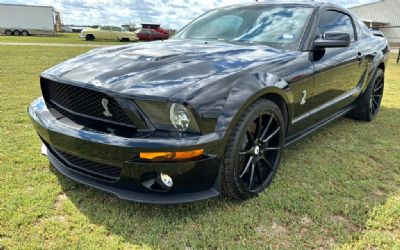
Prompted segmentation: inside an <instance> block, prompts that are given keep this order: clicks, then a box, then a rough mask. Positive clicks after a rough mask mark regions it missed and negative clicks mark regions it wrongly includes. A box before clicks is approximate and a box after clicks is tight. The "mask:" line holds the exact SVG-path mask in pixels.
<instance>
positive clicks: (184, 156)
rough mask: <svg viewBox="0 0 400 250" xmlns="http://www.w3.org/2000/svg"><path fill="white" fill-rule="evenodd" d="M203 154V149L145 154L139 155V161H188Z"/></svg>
mask: <svg viewBox="0 0 400 250" xmlns="http://www.w3.org/2000/svg"><path fill="white" fill-rule="evenodd" d="M203 154H204V149H197V150H193V151H185V152H149V153H148V152H145V153H140V159H142V160H150V161H173V160H188V159H193V158H197V157H200V156H202V155H203Z"/></svg>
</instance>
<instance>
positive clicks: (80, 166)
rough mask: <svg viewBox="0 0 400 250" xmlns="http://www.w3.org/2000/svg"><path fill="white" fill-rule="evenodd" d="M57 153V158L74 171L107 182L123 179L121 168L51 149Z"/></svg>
mask: <svg viewBox="0 0 400 250" xmlns="http://www.w3.org/2000/svg"><path fill="white" fill-rule="evenodd" d="M50 150H51V151H52V152H54V153H55V156H56V157H57V158H61V160H62V161H63V162H64V163H65V166H66V167H68V168H71V169H74V170H77V171H79V172H81V173H84V174H86V175H90V176H92V177H96V178H98V179H102V180H105V181H117V180H119V178H120V177H121V168H120V167H116V166H111V165H106V164H102V163H98V162H94V161H90V160H86V159H83V158H80V157H77V156H74V155H71V154H68V153H65V152H63V151H61V150H58V149H55V148H53V147H51V148H50Z"/></svg>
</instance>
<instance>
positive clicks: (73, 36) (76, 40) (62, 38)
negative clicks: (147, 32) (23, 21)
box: [0, 33, 127, 45]
mask: <svg viewBox="0 0 400 250" xmlns="http://www.w3.org/2000/svg"><path fill="white" fill-rule="evenodd" d="M0 42H10V43H65V44H87V45H123V44H127V43H126V42H118V41H115V42H114V41H106V40H95V41H86V40H85V39H82V38H80V37H79V33H58V34H57V35H56V36H52V37H48V36H47V37H46V36H0Z"/></svg>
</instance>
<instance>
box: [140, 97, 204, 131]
mask: <svg viewBox="0 0 400 250" xmlns="http://www.w3.org/2000/svg"><path fill="white" fill-rule="evenodd" d="M135 102H136V104H137V105H138V106H139V107H140V109H141V110H142V111H143V112H144V113H145V114H146V116H147V117H148V118H149V119H150V120H151V122H152V123H153V125H154V126H155V127H156V128H157V129H160V130H170V131H178V132H179V133H182V132H187V133H200V129H199V126H198V125H197V122H196V119H195V117H194V116H193V114H192V112H191V110H190V108H188V107H186V106H184V105H182V104H178V103H166V102H160V101H144V100H143V101H141V100H136V101H135Z"/></svg>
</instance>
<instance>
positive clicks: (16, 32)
mask: <svg viewBox="0 0 400 250" xmlns="http://www.w3.org/2000/svg"><path fill="white" fill-rule="evenodd" d="M13 33H14V36H20V35H21V31H19V30H14V32H13Z"/></svg>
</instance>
